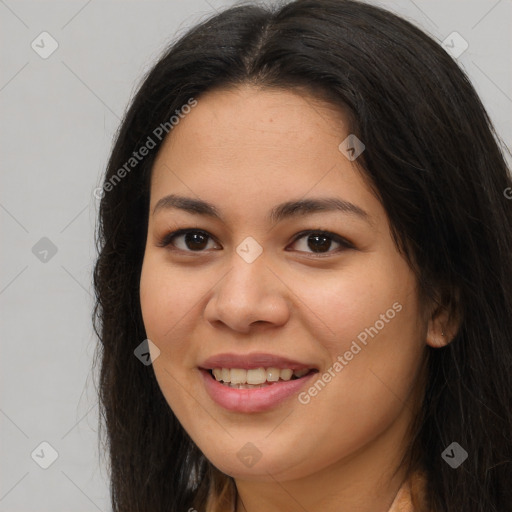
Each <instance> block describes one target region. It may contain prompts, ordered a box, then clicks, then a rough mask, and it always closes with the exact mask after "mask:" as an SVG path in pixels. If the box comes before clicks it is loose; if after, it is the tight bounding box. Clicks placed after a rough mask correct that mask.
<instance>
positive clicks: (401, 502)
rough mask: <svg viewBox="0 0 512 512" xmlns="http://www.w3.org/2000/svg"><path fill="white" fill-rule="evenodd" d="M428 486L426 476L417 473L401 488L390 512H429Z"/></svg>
mask: <svg viewBox="0 0 512 512" xmlns="http://www.w3.org/2000/svg"><path fill="white" fill-rule="evenodd" d="M426 485H427V479H426V476H425V474H424V473H421V472H418V473H415V474H414V475H413V476H412V477H411V478H409V480H407V481H405V482H404V484H403V485H402V487H400V489H399V491H398V493H397V495H396V497H395V499H394V501H393V503H392V504H391V508H390V509H389V511H388V512H428V510H427V508H426V502H427V500H426Z"/></svg>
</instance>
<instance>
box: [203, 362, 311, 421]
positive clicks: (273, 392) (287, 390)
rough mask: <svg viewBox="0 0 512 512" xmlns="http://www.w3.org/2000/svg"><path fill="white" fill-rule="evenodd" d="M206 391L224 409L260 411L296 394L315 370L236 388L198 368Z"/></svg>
mask: <svg viewBox="0 0 512 512" xmlns="http://www.w3.org/2000/svg"><path fill="white" fill-rule="evenodd" d="M200 372H201V375H202V377H203V381H204V385H205V387H206V392H207V393H208V395H210V398H211V399H212V400H213V401H214V402H216V403H217V404H218V405H220V406H221V407H224V409H228V410H230V411H234V412H261V411H266V410H268V409H272V408H273V407H276V406H278V405H280V404H281V403H282V402H284V401H285V400H286V399H287V398H289V397H290V396H292V395H294V394H298V393H299V392H300V390H301V389H302V388H303V387H304V386H305V385H306V384H307V383H308V382H309V381H310V380H311V378H312V377H313V376H315V375H316V374H317V372H312V373H310V374H308V375H306V376H304V377H301V378H300V379H294V380H287V381H285V380H279V381H278V382H276V383H275V384H271V385H269V386H265V387H263V388H253V389H236V388H232V387H229V386H226V385H224V384H221V383H220V382H218V381H217V380H215V379H214V378H213V377H212V376H211V375H210V372H209V371H207V370H203V369H200Z"/></svg>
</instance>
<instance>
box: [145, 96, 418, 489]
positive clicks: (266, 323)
mask: <svg viewBox="0 0 512 512" xmlns="http://www.w3.org/2000/svg"><path fill="white" fill-rule="evenodd" d="M346 126H347V123H346V122H345V118H344V116H343V113H342V112H341V111H339V110H337V109H335V108H334V107H332V106H329V105H327V104H324V103H322V102H320V101H319V100H315V99H314V98H311V97H309V96H307V95H304V94H297V93H294V92H291V91H284V90H279V91H278V90H268V89H266V90H265V89H263V90H261V89H256V88H252V87H250V86H244V87H241V88H237V89H232V90H217V91H214V92H209V93H207V94H205V95H204V96H202V97H201V98H199V99H198V103H197V105H196V106H195V107H194V108H192V109H191V111H190V113H188V114H187V115H186V116H184V118H183V119H181V120H180V122H179V124H177V125H176V126H175V127H174V129H173V130H172V132H171V133H170V136H169V137H168V138H167V139H166V141H165V143H164V145H163V146H162V148H161V150H160V152H159V155H158V157H157V159H156V162H155V165H154V168H153V175H152V182H151V194H150V197H151V200H150V216H149V224H148V236H147V241H146V248H145V256H144V262H143V267H142V273H141V279H140V300H141V308H142V314H143V320H144V324H145V328H146V333H147V337H148V338H149V339H150V340H151V342H152V343H153V344H154V346H156V347H157V348H158V350H159V351H160V352H159V354H158V352H157V351H156V350H155V351H153V352H152V355H153V358H154V359H153V369H154V372H155V375H156V378H157V380H158V383H159V386H160V388H161V390H162V392H163V395H164V396H165V399H166V400H167V402H168V404H169V406H170V407H171V409H172V411H173V412H174V414H175V415H176V417H177V418H178V420H179V421H180V423H181V424H182V425H183V427H184V428H185V430H186V431H187V432H188V434H189V435H190V436H191V438H192V439H193V440H194V442H195V443H196V444H197V445H198V447H199V448H200V449H201V450H202V452H203V453H204V454H205V456H206V457H207V458H208V459H209V460H210V461H211V462H212V463H213V464H214V465H215V466H217V467H218V468H219V469H220V470H221V471H223V472H225V473H227V474H229V475H231V476H233V477H235V478H240V479H254V480H258V479H260V480H262V481H263V480H268V479H269V478H270V477H269V475H272V478H274V479H280V480H290V479H297V478H303V477H306V476H308V475H311V474H313V473H318V472H321V471H322V470H323V469H325V468H327V467H331V468H332V467H333V465H338V466H340V467H341V466H343V465H344V464H348V462H349V461H353V460H355V458H357V457H362V456H363V455H364V454H365V453H368V454H370V453H372V450H373V453H372V458H371V460H372V461H373V462H374V463H376V462H378V460H379V457H380V456H381V457H387V458H388V459H389V457H390V450H395V451H396V450H397V449H398V448H399V447H400V446H402V445H403V444H404V441H405V432H406V428H407V425H409V423H410V421H411V418H412V408H411V407H409V405H408V403H407V402H408V400H409V399H410V398H411V396H413V395H414V393H415V390H416V389H417V385H418V378H417V377H418V372H419V369H420V366H421V362H422V360H423V358H424V354H425V336H426V329H427V325H426V324H425V322H424V321H423V320H422V315H421V312H420V307H419V303H418V301H417V290H416V280H415V278H414V275H413V273H412V271H411V270H410V268H409V266H408V265H407V263H406V261H405V260H404V259H403V258H402V256H401V255H400V254H399V253H398V252H397V249H396V247H395V246H394V244H393V242H392V239H391V235H390V230H389V224H388V220H387V216H386V213H385V211H384V209H383V207H382V205H381V204H380V202H379V201H378V200H377V199H376V197H375V196H374V195H373V194H372V193H371V192H370V190H369V188H368V187H367V185H366V184H365V182H364V181H363V179H362V178H361V174H360V172H359V171H358V170H357V168H356V164H357V159H356V160H354V161H351V160H350V159H349V158H347V155H348V156H350V153H344V152H343V151H341V150H340V149H339V146H340V144H341V143H342V142H343V141H344V140H345V139H346V138H347V136H348V135H349V133H350V132H349V131H348V130H347V128H346ZM363 142H364V141H363ZM342 147H343V146H342ZM171 194H172V195H173V197H172V198H171V197H169V196H170V195H171ZM178 196H181V197H183V198H186V199H185V200H183V199H182V200H178ZM292 202H299V203H298V204H296V205H295V206H293V205H291V206H290V204H288V203H292ZM301 202H302V203H301ZM205 203H207V204H205ZM287 204H288V206H287ZM283 205H284V206H283ZM334 205H337V207H335V206H334ZM178 230H185V231H184V232H181V231H180V232H178V233H176V231H178ZM157 354H158V355H157ZM214 368H217V370H215V373H216V375H217V378H219V379H224V380H226V381H227V380H231V381H232V382H231V384H226V383H221V382H217V379H216V378H215V377H213V376H212V375H211V372H210V370H212V369H214ZM222 368H224V370H222ZM247 370H250V371H247ZM287 370H288V371H287ZM289 370H293V371H294V373H293V376H292V377H291V378H290V373H291V372H290V371H289ZM301 370H302V371H301ZM297 377H299V378H297ZM247 379H249V382H254V383H256V382H262V380H265V382H264V383H263V385H258V386H257V387H255V386H256V384H253V385H251V386H247V385H245V386H244V385H242V386H240V385H239V384H237V382H240V381H242V382H246V380H247ZM276 379H277V380H276ZM239 387H240V389H239ZM379 443H380V446H381V448H380V452H378V453H377V452H375V447H376V446H379ZM383 443H384V444H383ZM381 452H382V453H381ZM379 453H380V455H379Z"/></svg>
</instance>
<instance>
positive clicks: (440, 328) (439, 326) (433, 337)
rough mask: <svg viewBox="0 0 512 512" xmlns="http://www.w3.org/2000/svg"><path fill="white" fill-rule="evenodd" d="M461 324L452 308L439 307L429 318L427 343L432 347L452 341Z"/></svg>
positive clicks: (441, 345) (438, 346)
mask: <svg viewBox="0 0 512 512" xmlns="http://www.w3.org/2000/svg"><path fill="white" fill-rule="evenodd" d="M459 326H460V320H459V318H458V315H457V314H455V312H454V311H453V310H451V308H447V307H438V308H437V309H436V310H435V311H434V313H433V314H432V316H431V318H430V319H429V320H428V327H427V336H426V343H427V345H429V346H430V347H432V348H441V347H445V346H446V345H448V344H449V343H451V342H452V340H453V338H455V335H456V334H457V332H458V330H459Z"/></svg>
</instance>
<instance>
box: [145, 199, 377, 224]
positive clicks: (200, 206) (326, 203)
mask: <svg viewBox="0 0 512 512" xmlns="http://www.w3.org/2000/svg"><path fill="white" fill-rule="evenodd" d="M168 209H179V210H183V211H186V212H188V213H192V214H196V215H203V216H205V217H211V218H214V219H218V220H220V221H222V220H223V219H222V215H221V213H220V212H219V210H218V209H217V208H216V207H215V206H214V205H213V204H211V203H208V202H206V201H203V200H201V199H193V198H191V197H185V196H180V195H176V194H170V195H168V196H165V197H162V198H161V199H160V200H159V201H158V202H157V203H156V205H155V207H154V208H153V215H155V214H156V213H157V212H159V211H161V210H168ZM330 211H339V212H343V213H347V214H350V215H354V216H356V217H359V218H361V219H362V220H364V221H365V222H367V223H368V224H370V225H372V224H373V223H372V222H371V217H370V215H369V214H368V213H367V212H366V211H365V210H363V209H362V208H360V207H359V206H357V205H355V204H353V203H350V202H349V201H345V200H344V199H340V198H338V197H322V198H313V199H299V200H296V201H287V202H285V203H281V204H279V205H277V206H275V207H274V208H272V210H271V211H270V213H269V215H268V220H269V221H270V222H271V223H278V222H280V221H282V220H283V219H287V218H292V217H298V216H299V215H308V214H312V213H316V212H330Z"/></svg>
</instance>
